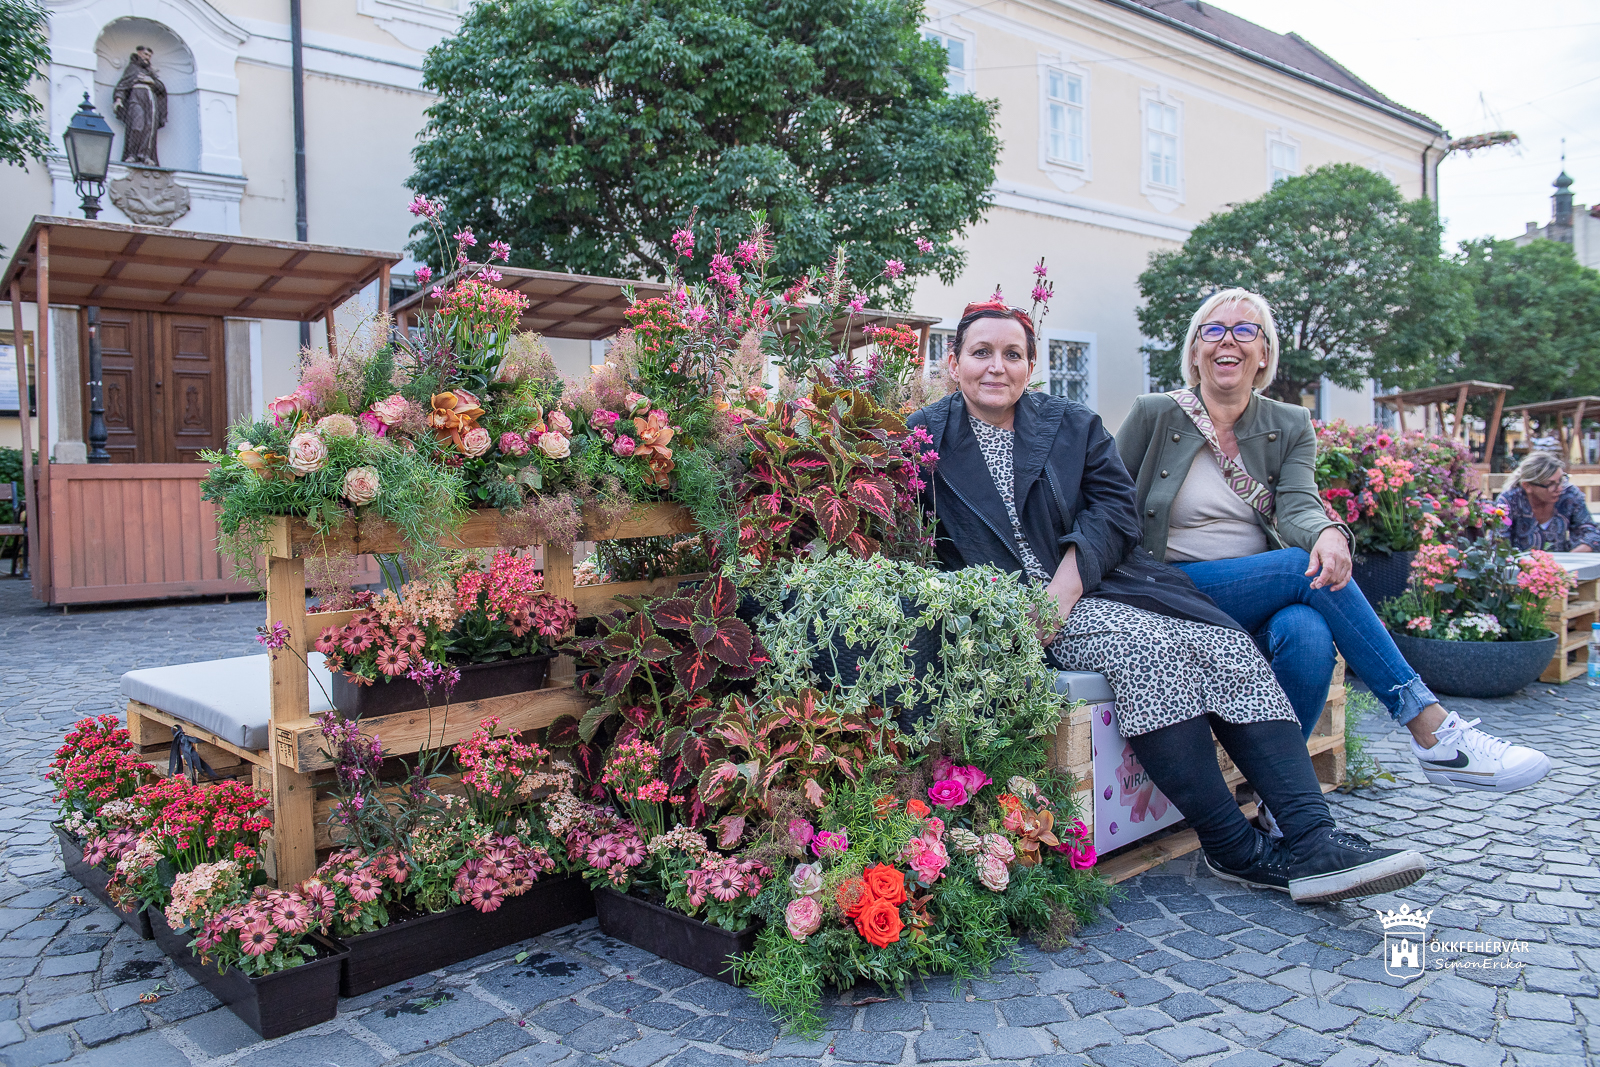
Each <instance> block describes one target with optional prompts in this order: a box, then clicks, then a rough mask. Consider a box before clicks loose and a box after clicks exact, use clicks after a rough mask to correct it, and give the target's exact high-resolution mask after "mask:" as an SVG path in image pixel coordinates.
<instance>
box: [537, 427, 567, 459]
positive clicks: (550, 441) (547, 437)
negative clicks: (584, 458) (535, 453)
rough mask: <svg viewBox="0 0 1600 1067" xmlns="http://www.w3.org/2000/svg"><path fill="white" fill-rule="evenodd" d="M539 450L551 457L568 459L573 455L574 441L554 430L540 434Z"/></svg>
mask: <svg viewBox="0 0 1600 1067" xmlns="http://www.w3.org/2000/svg"><path fill="white" fill-rule="evenodd" d="M539 451H541V452H543V453H544V454H545V455H547V456H549V457H550V458H551V459H566V458H567V457H568V456H570V455H572V441H571V440H570V439H569V438H567V437H566V436H565V435H563V434H559V433H556V432H555V431H554V430H551V431H549V432H548V433H544V434H540V435H539Z"/></svg>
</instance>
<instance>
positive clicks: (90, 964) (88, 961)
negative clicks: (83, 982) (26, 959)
mask: <svg viewBox="0 0 1600 1067" xmlns="http://www.w3.org/2000/svg"><path fill="white" fill-rule="evenodd" d="M0 944H4V942H0ZM99 966H100V953H99V952H79V953H75V954H73V955H71V956H46V957H45V958H44V959H42V960H40V961H39V969H38V970H36V971H34V972H33V973H34V974H36V975H38V976H39V977H41V978H58V977H60V976H62V975H68V974H88V973H89V972H91V971H94V970H96V969H98V968H99Z"/></svg>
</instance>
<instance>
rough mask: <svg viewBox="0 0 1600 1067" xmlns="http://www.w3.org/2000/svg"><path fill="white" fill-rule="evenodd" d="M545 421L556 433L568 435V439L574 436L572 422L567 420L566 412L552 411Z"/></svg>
mask: <svg viewBox="0 0 1600 1067" xmlns="http://www.w3.org/2000/svg"><path fill="white" fill-rule="evenodd" d="M545 421H546V422H547V423H549V424H550V428H551V429H552V430H554V431H555V432H556V433H560V434H566V435H567V436H568V437H571V436H572V420H571V419H569V418H567V416H566V413H565V412H562V411H552V412H551V413H550V414H549V416H548V417H547V418H546V419H545Z"/></svg>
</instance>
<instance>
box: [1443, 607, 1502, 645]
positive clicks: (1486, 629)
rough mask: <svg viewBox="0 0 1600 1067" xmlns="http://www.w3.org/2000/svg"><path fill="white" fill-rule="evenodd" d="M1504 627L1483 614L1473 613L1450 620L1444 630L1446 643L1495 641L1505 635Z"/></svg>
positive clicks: (1491, 616) (1495, 619)
mask: <svg viewBox="0 0 1600 1067" xmlns="http://www.w3.org/2000/svg"><path fill="white" fill-rule="evenodd" d="M1505 632H1506V631H1505V627H1504V626H1501V625H1500V620H1499V619H1497V618H1495V617H1494V616H1493V615H1489V614H1487V613H1485V612H1481V611H1475V612H1472V613H1471V614H1468V615H1463V616H1461V617H1460V618H1457V619H1451V620H1450V625H1449V626H1447V627H1446V628H1445V631H1444V639H1445V640H1446V641H1495V640H1498V639H1499V637H1500V635H1501V634H1503V633H1505Z"/></svg>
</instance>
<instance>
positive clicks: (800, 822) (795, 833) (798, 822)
mask: <svg viewBox="0 0 1600 1067" xmlns="http://www.w3.org/2000/svg"><path fill="white" fill-rule="evenodd" d="M816 836H817V828H816V827H815V826H812V825H811V824H810V823H809V822H807V821H806V820H804V819H802V818H799V817H798V816H797V817H795V818H793V819H790V820H789V839H790V840H791V841H793V842H794V843H795V844H797V845H799V846H800V847H801V848H805V847H806V846H807V845H809V844H811V839H812V838H813V837H816Z"/></svg>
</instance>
